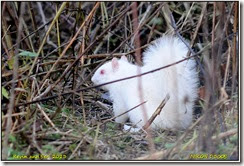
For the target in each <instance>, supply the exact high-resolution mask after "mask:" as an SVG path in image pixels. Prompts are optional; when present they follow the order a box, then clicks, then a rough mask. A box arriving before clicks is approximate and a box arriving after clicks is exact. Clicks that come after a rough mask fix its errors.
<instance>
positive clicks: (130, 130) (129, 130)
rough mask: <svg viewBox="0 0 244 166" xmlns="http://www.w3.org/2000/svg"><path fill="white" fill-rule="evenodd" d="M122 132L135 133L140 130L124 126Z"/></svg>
mask: <svg viewBox="0 0 244 166" xmlns="http://www.w3.org/2000/svg"><path fill="white" fill-rule="evenodd" d="M124 130H125V131H128V132H131V133H135V132H138V131H140V130H141V128H137V127H133V126H129V125H126V124H125V125H124Z"/></svg>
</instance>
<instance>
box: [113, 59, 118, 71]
mask: <svg viewBox="0 0 244 166" xmlns="http://www.w3.org/2000/svg"><path fill="white" fill-rule="evenodd" d="M118 68H119V62H118V59H117V58H113V59H112V69H113V71H116V70H117V69H118Z"/></svg>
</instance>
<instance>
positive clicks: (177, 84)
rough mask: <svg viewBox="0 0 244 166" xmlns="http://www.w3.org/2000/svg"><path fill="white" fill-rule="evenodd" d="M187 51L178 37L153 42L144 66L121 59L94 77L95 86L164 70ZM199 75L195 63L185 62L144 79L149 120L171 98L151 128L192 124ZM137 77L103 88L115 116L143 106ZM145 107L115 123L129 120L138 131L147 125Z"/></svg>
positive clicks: (144, 97) (169, 127)
mask: <svg viewBox="0 0 244 166" xmlns="http://www.w3.org/2000/svg"><path fill="white" fill-rule="evenodd" d="M187 53H188V48H187V47H186V45H185V44H184V43H183V42H182V41H181V40H180V39H178V38H177V37H174V36H163V37H161V38H159V39H157V40H155V41H154V42H153V44H151V45H150V46H149V47H148V48H147V50H146V51H145V52H144V53H143V63H144V65H143V66H137V65H134V64H132V63H129V62H128V60H127V58H126V57H125V56H122V57H121V59H117V58H113V59H112V60H111V61H109V62H107V63H105V64H103V65H102V66H101V67H100V68H98V69H97V71H96V72H95V74H94V75H93V77H92V79H91V80H92V82H93V83H94V84H95V85H99V84H103V83H106V82H110V81H113V80H118V79H121V78H125V77H129V76H133V75H137V74H138V73H137V68H138V67H140V68H141V73H144V72H147V71H150V70H153V69H156V68H159V67H163V66H166V65H169V64H172V63H174V62H177V61H179V60H182V59H184V58H186V56H187ZM198 82H199V79H198V74H197V71H196V63H195V60H194V59H192V58H191V59H189V60H185V61H183V62H181V63H178V64H176V65H172V66H170V67H167V68H164V69H162V70H159V71H156V72H153V73H150V74H146V75H143V76H141V85H142V94H143V101H146V103H145V104H144V105H145V110H146V113H147V117H148V118H150V117H151V116H152V114H153V113H154V112H155V111H156V109H157V108H158V106H159V105H160V103H161V102H162V101H163V100H164V99H165V98H166V95H167V94H169V97H170V98H169V100H168V101H167V103H166V105H165V106H164V107H163V109H162V111H161V113H160V115H158V116H157V117H156V118H155V119H154V121H153V123H152V124H151V127H152V128H153V129H157V128H162V129H166V130H179V129H186V128H187V127H189V125H190V124H191V122H192V112H193V106H194V102H195V100H196V98H197V97H198V94H197V87H198ZM137 87H138V77H135V78H132V79H127V80H124V81H119V82H116V83H112V84H107V85H104V86H102V88H103V89H104V90H108V91H109V95H110V98H111V99H112V101H113V111H114V115H115V116H117V115H119V114H121V113H124V112H125V111H127V110H129V109H131V108H133V107H135V106H136V105H138V104H140V103H142V102H143V101H140V98H139V91H138V88H137ZM142 111H143V110H142V106H139V107H137V108H135V109H134V110H132V111H130V112H128V113H126V114H125V115H123V116H120V117H117V118H116V119H115V121H116V122H118V123H124V122H125V121H126V120H127V119H128V118H129V119H130V121H131V122H132V123H133V124H135V125H136V126H137V127H139V128H141V127H143V126H144V125H145V123H146V122H145V121H144V117H143V112H142Z"/></svg>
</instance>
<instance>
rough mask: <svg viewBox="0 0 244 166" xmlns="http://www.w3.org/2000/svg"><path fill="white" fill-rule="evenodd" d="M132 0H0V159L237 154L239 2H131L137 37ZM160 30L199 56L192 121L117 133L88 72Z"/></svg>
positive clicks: (105, 102)
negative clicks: (182, 126)
mask: <svg viewBox="0 0 244 166" xmlns="http://www.w3.org/2000/svg"><path fill="white" fill-rule="evenodd" d="M132 4H133V3H132V2H97V3H95V2H63V3H61V2H55V3H54V2H40V3H37V2H2V5H1V7H2V33H1V34H2V38H1V39H2V42H1V43H2V44H1V46H2V56H1V63H2V65H1V68H2V88H1V89H2V98H1V106H2V117H1V120H2V159H3V160H148V159H149V160H238V159H239V153H240V152H239V146H240V145H239V136H238V128H239V105H238V101H239V70H238V68H239V66H238V65H239V56H238V55H239V47H238V38H239V37H238V31H239V29H238V13H239V11H238V2H208V3H206V2H138V3H137V15H136V16H135V17H136V18H137V19H138V22H137V25H136V27H140V30H139V31H138V34H139V38H136V37H135V34H136V33H137V32H136V30H135V27H134V26H135V25H133V22H132V19H133V18H134V17H133V16H132V14H133V10H132V6H133V5H132ZM134 7H135V6H134ZM134 13H135V10H134ZM164 33H167V34H176V35H178V36H179V37H180V36H182V37H184V38H186V39H187V40H188V41H190V46H191V48H192V49H191V51H189V53H190V52H192V54H194V55H196V56H197V57H196V60H197V63H198V71H199V77H200V81H201V83H200V84H201V85H200V87H199V95H200V97H199V100H198V101H197V103H196V108H195V112H194V122H193V124H192V126H191V127H190V128H189V129H188V130H186V131H174V132H173V131H163V130H160V131H152V132H151V137H149V138H148V136H147V134H146V133H145V132H143V131H140V132H138V133H130V132H125V131H123V129H122V127H121V125H119V124H116V123H115V122H114V121H113V119H114V118H113V112H112V109H111V102H110V101H109V100H107V99H105V98H104V97H102V93H103V92H101V91H100V90H97V89H95V88H94V87H93V86H92V83H91V81H90V78H91V76H92V74H93V73H94V71H95V70H96V68H97V67H98V66H99V65H100V64H102V63H104V62H105V61H107V60H109V59H111V58H112V57H113V56H117V57H120V56H121V55H123V54H126V55H128V57H129V58H130V60H132V61H134V60H135V56H134V53H135V52H137V50H138V49H139V48H141V52H143V49H144V48H145V47H147V45H148V44H149V43H150V42H151V41H153V40H155V39H156V38H158V37H160V36H162V34H164ZM137 37H138V36H137ZM134 40H135V41H137V44H136V46H135V45H134ZM138 43H139V44H138ZM26 51H28V52H26ZM152 145H154V147H155V149H151V151H149V147H150V146H152Z"/></svg>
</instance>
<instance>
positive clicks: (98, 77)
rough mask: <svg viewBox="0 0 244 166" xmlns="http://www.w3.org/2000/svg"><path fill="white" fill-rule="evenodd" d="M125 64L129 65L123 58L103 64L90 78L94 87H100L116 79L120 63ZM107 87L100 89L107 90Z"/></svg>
mask: <svg viewBox="0 0 244 166" xmlns="http://www.w3.org/2000/svg"><path fill="white" fill-rule="evenodd" d="M125 62H126V63H129V62H128V60H127V58H126V57H125V56H122V57H121V59H120V60H119V59H117V58H113V59H112V60H111V61H109V62H107V63H105V64H103V65H102V66H101V67H99V68H98V69H97V71H96V72H95V74H94V75H93V76H92V78H91V80H92V82H93V83H94V84H95V85H100V84H103V83H106V82H109V81H113V80H116V79H118V78H119V77H118V72H119V71H120V68H121V65H122V63H125ZM108 85H109V84H108ZM108 85H104V86H102V87H101V88H102V89H104V90H108V88H107V87H108Z"/></svg>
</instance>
